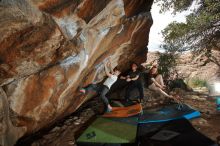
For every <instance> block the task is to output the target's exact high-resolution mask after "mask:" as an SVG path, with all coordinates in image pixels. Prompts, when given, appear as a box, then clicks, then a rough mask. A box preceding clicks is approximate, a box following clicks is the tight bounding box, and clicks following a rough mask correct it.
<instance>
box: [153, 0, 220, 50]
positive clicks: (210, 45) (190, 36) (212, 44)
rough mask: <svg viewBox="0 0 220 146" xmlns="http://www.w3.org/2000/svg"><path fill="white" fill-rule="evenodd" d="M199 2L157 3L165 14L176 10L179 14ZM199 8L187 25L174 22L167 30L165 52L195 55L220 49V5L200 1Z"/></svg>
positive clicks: (214, 1) (168, 0) (169, 0)
mask: <svg viewBox="0 0 220 146" xmlns="http://www.w3.org/2000/svg"><path fill="white" fill-rule="evenodd" d="M195 1H196V0H166V1H165V0H156V2H158V3H159V5H161V12H165V11H167V10H172V11H173V14H174V15H175V14H176V13H178V12H182V11H184V10H187V9H188V8H189V7H190V6H191V5H192V3H193V2H195ZM198 3H199V4H198V7H197V8H196V9H194V10H193V13H191V14H189V15H188V16H187V17H186V22H185V23H183V22H181V23H180V22H172V23H171V24H169V25H168V26H167V27H166V28H165V29H164V30H163V31H162V34H163V37H164V45H163V46H162V47H163V48H164V49H165V50H167V51H169V52H170V51H171V52H182V51H187V50H190V51H193V52H195V53H200V52H206V53H207V54H210V50H212V49H218V50H220V43H219V42H220V2H219V0H200V1H199V2H198Z"/></svg>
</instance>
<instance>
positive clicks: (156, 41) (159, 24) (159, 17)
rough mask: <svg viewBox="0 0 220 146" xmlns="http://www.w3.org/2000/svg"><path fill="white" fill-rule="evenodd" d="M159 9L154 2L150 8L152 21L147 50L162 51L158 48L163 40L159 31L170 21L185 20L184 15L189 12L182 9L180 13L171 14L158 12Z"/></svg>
mask: <svg viewBox="0 0 220 146" xmlns="http://www.w3.org/2000/svg"><path fill="white" fill-rule="evenodd" d="M194 6H195V5H194ZM159 11H160V7H159V6H157V4H155V3H154V4H153V6H152V9H151V14H152V17H153V21H154V22H153V26H152V27H151V30H150V37H149V45H148V49H149V51H163V50H162V49H161V48H160V45H161V44H162V42H163V38H162V34H161V31H162V30H163V29H164V28H165V27H166V26H167V25H168V24H169V23H171V22H172V21H177V22H185V20H186V19H185V16H186V15H188V14H189V13H190V10H189V11H184V12H182V13H178V14H177V15H175V16H173V15H172V14H171V12H166V13H159Z"/></svg>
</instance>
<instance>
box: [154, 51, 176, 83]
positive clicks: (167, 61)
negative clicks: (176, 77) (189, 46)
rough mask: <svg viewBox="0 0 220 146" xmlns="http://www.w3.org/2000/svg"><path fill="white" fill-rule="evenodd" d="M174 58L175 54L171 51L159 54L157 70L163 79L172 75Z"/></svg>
mask: <svg viewBox="0 0 220 146" xmlns="http://www.w3.org/2000/svg"><path fill="white" fill-rule="evenodd" d="M176 59H177V55H174V54H172V53H160V54H159V60H158V64H159V68H158V71H159V73H160V74H162V75H163V77H164V78H165V79H169V78H170V77H171V76H172V74H173V72H174V71H175V67H176Z"/></svg>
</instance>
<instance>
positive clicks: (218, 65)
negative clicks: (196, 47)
mask: <svg viewBox="0 0 220 146" xmlns="http://www.w3.org/2000/svg"><path fill="white" fill-rule="evenodd" d="M159 53H160V52H148V56H147V58H148V61H149V62H150V61H153V60H155V59H158V58H159ZM211 54H212V55H211V57H210V58H208V57H206V55H205V54H199V55H193V54H192V53H190V52H188V53H184V54H179V58H178V60H177V66H176V70H177V72H178V74H179V77H181V78H183V79H185V80H186V81H187V82H189V83H190V82H191V81H192V80H195V79H200V80H205V81H207V83H208V84H212V83H213V82H216V81H220V51H217V50H213V51H212V53H211Z"/></svg>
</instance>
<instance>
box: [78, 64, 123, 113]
mask: <svg viewBox="0 0 220 146" xmlns="http://www.w3.org/2000/svg"><path fill="white" fill-rule="evenodd" d="M107 66H109V67H110V68H111V63H110V62H108V63H105V73H106V75H107V76H108V78H107V79H106V80H105V81H104V83H103V84H101V85H98V84H90V85H88V86H87V87H85V88H82V89H80V92H81V93H83V94H85V93H86V92H89V91H95V92H97V93H100V96H99V97H100V98H101V99H102V101H103V102H104V104H105V107H106V112H111V111H112V107H111V105H110V104H109V101H108V99H107V97H106V94H107V93H108V92H109V90H110V88H111V86H112V85H113V84H114V83H115V82H116V81H117V79H118V76H119V75H120V73H121V72H120V71H119V70H118V69H117V68H114V69H113V71H112V72H111V73H110V72H109V71H108V69H107V68H108V67H107ZM99 89H100V91H99Z"/></svg>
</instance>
